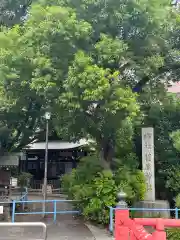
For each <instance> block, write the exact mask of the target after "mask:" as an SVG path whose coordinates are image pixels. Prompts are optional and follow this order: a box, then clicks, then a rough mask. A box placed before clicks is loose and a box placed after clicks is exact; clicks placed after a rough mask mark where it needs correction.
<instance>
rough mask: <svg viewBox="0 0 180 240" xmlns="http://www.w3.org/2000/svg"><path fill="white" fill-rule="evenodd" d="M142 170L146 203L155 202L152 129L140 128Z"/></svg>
mask: <svg viewBox="0 0 180 240" xmlns="http://www.w3.org/2000/svg"><path fill="white" fill-rule="evenodd" d="M142 169H143V172H144V175H145V178H146V188H147V192H146V197H145V200H147V201H155V176H154V129H153V128H151V127H149V128H142Z"/></svg>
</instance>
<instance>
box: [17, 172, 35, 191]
mask: <svg viewBox="0 0 180 240" xmlns="http://www.w3.org/2000/svg"><path fill="white" fill-rule="evenodd" d="M31 178H32V174H30V173H27V172H21V174H20V175H19V176H18V185H19V186H20V187H28V186H29V183H30V180H31Z"/></svg>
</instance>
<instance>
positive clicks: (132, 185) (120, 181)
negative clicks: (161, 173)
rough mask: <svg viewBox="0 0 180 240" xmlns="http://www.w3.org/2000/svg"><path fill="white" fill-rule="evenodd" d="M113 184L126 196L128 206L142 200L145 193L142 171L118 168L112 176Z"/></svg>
mask: <svg viewBox="0 0 180 240" xmlns="http://www.w3.org/2000/svg"><path fill="white" fill-rule="evenodd" d="M114 178H115V183H116V185H117V186H119V188H120V189H123V190H124V192H126V194H127V200H128V203H129V204H130V205H132V204H133V203H135V202H137V201H139V200H143V199H144V196H145V193H146V183H145V177H144V174H143V172H142V171H140V170H138V169H135V170H133V169H130V168H128V167H126V166H120V167H119V169H118V170H117V171H116V172H115V175H114Z"/></svg>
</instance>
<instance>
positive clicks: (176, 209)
mask: <svg viewBox="0 0 180 240" xmlns="http://www.w3.org/2000/svg"><path fill="white" fill-rule="evenodd" d="M178 215H179V214H178V208H177V207H176V208H175V218H176V219H178V218H179V216H178Z"/></svg>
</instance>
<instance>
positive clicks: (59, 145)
mask: <svg viewBox="0 0 180 240" xmlns="http://www.w3.org/2000/svg"><path fill="white" fill-rule="evenodd" d="M88 143H89V141H87V140H85V139H81V140H79V142H75V143H73V142H63V141H49V142H48V149H54V150H60V149H72V148H77V147H81V146H84V145H86V144H88ZM45 145H46V143H45V142H36V143H31V144H29V145H28V146H27V147H26V148H25V149H32V150H42V149H45V147H46V146H45Z"/></svg>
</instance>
